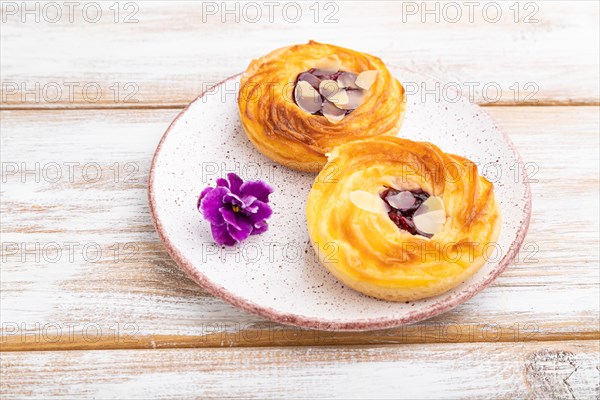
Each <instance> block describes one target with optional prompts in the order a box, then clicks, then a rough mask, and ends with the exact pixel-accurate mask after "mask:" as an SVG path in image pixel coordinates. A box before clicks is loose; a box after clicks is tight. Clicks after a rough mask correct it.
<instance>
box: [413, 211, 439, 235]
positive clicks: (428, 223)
mask: <svg viewBox="0 0 600 400" xmlns="http://www.w3.org/2000/svg"><path fill="white" fill-rule="evenodd" d="M438 212H439V211H435V212H431V213H427V214H421V215H415V216H414V217H413V222H414V223H415V227H416V228H417V229H418V230H419V231H421V232H423V233H426V234H429V235H435V234H436V233H439V232H441V231H442V230H443V229H444V223H443V222H439V220H438V219H437V218H436V217H435V214H436V213H438Z"/></svg>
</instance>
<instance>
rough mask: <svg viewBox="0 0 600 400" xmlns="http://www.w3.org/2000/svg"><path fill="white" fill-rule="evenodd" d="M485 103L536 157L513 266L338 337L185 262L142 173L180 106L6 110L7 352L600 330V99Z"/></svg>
mask: <svg viewBox="0 0 600 400" xmlns="http://www.w3.org/2000/svg"><path fill="white" fill-rule="evenodd" d="M488 110H489V112H490V113H491V114H492V115H493V116H494V117H495V118H496V119H497V121H498V123H499V124H500V125H501V127H502V128H503V129H505V130H506V131H507V132H508V133H509V134H510V136H511V137H512V138H513V140H514V141H515V142H516V144H517V146H518V147H519V149H520V150H521V153H522V155H523V157H524V159H525V161H526V162H528V163H535V164H532V165H531V166H530V168H532V169H531V171H530V172H532V173H533V172H535V174H534V175H533V176H532V179H534V181H533V183H532V191H533V195H534V199H533V210H534V213H533V218H532V223H531V228H530V232H529V235H528V237H527V239H526V243H525V247H524V249H523V250H522V251H521V253H520V255H519V259H518V261H517V262H515V263H514V264H513V265H511V266H510V267H509V268H508V269H507V271H506V272H505V273H504V274H503V275H502V276H501V277H499V279H497V280H496V281H495V282H494V283H493V284H492V285H491V286H490V287H489V288H487V289H486V290H484V291H483V292H482V293H480V294H479V295H478V296H476V297H475V298H473V299H472V300H470V301H468V302H466V303H464V304H463V305H461V306H459V307H457V308H456V309H454V310H452V311H450V312H448V313H446V314H444V315H441V316H438V317H436V318H433V319H430V320H428V321H425V322H423V323H420V324H417V325H414V326H409V327H404V328H398V329H390V330H385V331H375V332H365V333H335V334H334V333H330V332H319V331H304V330H297V329H294V328H287V327H283V326H281V325H278V324H272V323H269V322H268V321H265V320H264V319H262V318H259V317H257V316H253V315H250V314H247V313H245V312H243V311H240V310H237V309H235V308H234V307H232V306H230V305H228V304H226V303H224V302H222V301H221V300H219V299H215V298H214V297H212V296H210V295H209V294H207V293H206V292H205V291H203V290H202V289H201V288H199V287H197V286H196V285H195V284H194V283H193V282H192V281H190V280H189V279H187V278H186V277H185V276H184V275H183V274H182V273H181V272H179V271H178V270H177V269H176V267H175V264H174V262H173V261H172V260H171V259H170V258H169V256H168V255H167V253H166V251H165V250H164V249H163V246H162V245H161V243H160V241H159V240H158V237H157V235H156V233H155V231H154V229H153V226H152V222H151V218H150V216H149V214H148V207H147V200H146V176H147V173H148V167H149V163H150V159H151V156H152V154H153V151H154V148H155V146H156V144H157V143H158V141H159V139H160V136H161V134H162V133H163V131H164V130H165V129H166V127H167V126H168V124H169V123H170V121H171V120H172V119H173V118H174V116H175V115H176V113H177V110H128V111H127V110H105V111H102V110H79V111H75V110H72V111H58V110H54V111H51V110H45V111H42V110H37V111H2V112H0V118H1V121H2V138H1V150H0V151H1V157H2V161H3V164H2V165H3V173H2V188H1V193H0V194H1V199H2V201H1V209H0V211H1V213H2V249H1V254H0V256H1V257H2V263H1V268H0V274H1V275H0V278H1V279H0V281H1V289H2V290H1V293H0V296H1V297H0V299H1V303H2V313H0V314H1V315H0V321H1V322H2V336H1V338H0V339H1V340H0V342H1V343H0V345H1V348H2V350H5V351H6V350H31V349H46V350H49V349H90V348H151V347H211V346H248V345H252V346H265V345H317V344H345V343H350V344H352V343H363V344H366V343H372V344H380V343H431V342H433V343H440V342H481V341H488V342H490V341H494V342H495V341H511V342H514V341H527V340H528V341H531V340H536V341H538V340H559V339H598V338H599V337H600V333H599V328H598V326H599V317H598V315H599V311H600V310H599V307H600V306H599V304H598V297H599V291H600V289H599V283H598V282H599V280H600V270H599V265H598V260H597V252H596V250H597V249H598V245H599V243H598V235H597V232H598V230H599V229H600V228H599V221H598V214H597V213H594V212H590V211H589V210H597V209H598V188H599V182H598V168H599V167H598V157H597V149H598V141H599V138H598V135H597V129H598V126H599V120H598V119H599V114H598V108H597V107H494V108H490V109H488ZM35 163H39V167H36V165H35ZM53 163H56V164H58V165H59V168H58V171H61V173H62V174H61V177H60V179H58V180H57V179H56V176H57V174H56V170H57V169H56V166H55V165H54V164H53ZM65 163H71V164H68V165H65ZM77 163H78V164H77ZM96 163H97V165H96ZM115 163H117V165H115ZM128 163H129V164H128ZM69 166H73V171H72V174H71V175H69ZM15 168H16V169H15ZM97 168H99V169H100V171H101V172H102V174H101V176H100V177H99V178H96V169H97ZM26 170H31V171H32V172H26ZM38 170H39V172H37V171H38ZM117 171H118V174H117ZM36 244H38V245H39V247H37V248H36V247H35V246H36ZM594 249H596V250H594ZM36 256H37V257H38V258H39V259H38V260H36V258H35V257H36Z"/></svg>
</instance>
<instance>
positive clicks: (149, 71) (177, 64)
mask: <svg viewBox="0 0 600 400" xmlns="http://www.w3.org/2000/svg"><path fill="white" fill-rule="evenodd" d="M113 3H114V2H113ZM113 3H99V4H101V5H102V9H101V11H100V17H99V20H98V22H89V21H90V20H93V19H95V18H94V17H95V14H94V12H95V11H94V10H88V13H89V15H88V17H87V18H84V17H83V16H82V12H83V7H84V4H81V5H80V6H78V8H76V9H75V10H74V12H73V21H72V22H70V21H69V14H67V10H66V9H63V10H62V11H63V16H62V17H61V18H59V19H58V20H57V22H50V21H52V20H54V19H55V17H54V14H51V10H47V11H46V12H44V11H43V9H41V10H40V11H39V12H38V18H39V22H38V23H36V22H35V17H36V14H35V13H34V14H33V15H23V11H22V10H21V8H20V6H19V8H18V9H17V10H16V11H15V12H13V11H12V10H11V12H4V13H3V18H4V19H5V20H6V22H3V24H2V33H1V35H2V60H1V62H0V67H1V69H2V87H1V88H0V90H1V93H0V94H1V96H0V100H1V102H0V104H1V106H2V107H3V108H29V107H34V108H44V107H50V108H52V107H54V108H82V107H83V108H86V107H87V108H98V107H123V108H131V107H141V108H144V107H181V106H184V105H186V104H187V103H189V102H190V101H191V100H192V99H193V98H194V97H195V96H196V95H197V94H198V93H200V92H201V91H202V90H203V89H204V88H206V87H207V86H210V85H211V84H213V83H215V82H219V81H220V80H222V79H223V78H225V77H227V76H230V75H233V74H235V73H238V72H241V71H243V70H244V69H245V68H246V66H247V65H248V63H249V62H250V60H251V59H252V58H256V57H259V56H261V55H264V54H266V53H267V52H269V51H271V50H273V49H276V48H278V47H281V46H285V45H289V44H293V43H304V42H306V41H308V40H309V39H315V40H318V41H322V42H330V43H335V44H339V45H341V46H345V47H351V48H354V49H357V50H362V51H367V52H370V53H372V54H374V55H377V56H379V57H381V58H382V59H383V60H384V61H385V62H386V63H387V64H389V65H394V66H398V67H404V68H408V69H411V70H414V71H419V72H422V73H425V74H429V75H432V76H435V77H439V79H440V80H441V81H442V82H445V83H450V84H451V85H452V86H455V87H459V88H460V89H461V91H462V93H463V94H465V95H468V94H469V93H471V90H472V93H473V96H472V99H473V101H475V102H478V103H486V104H530V105H536V104H537V105H540V104H546V105H548V104H596V105H597V104H598V102H599V89H598V87H599V77H598V57H599V52H598V48H599V47H600V46H599V39H598V38H599V36H600V34H599V27H598V23H597V22H598V17H599V14H598V9H599V8H598V2H590V1H587V2H586V1H583V2H528V3H525V2H523V3H519V4H518V6H517V7H516V9H518V11H519V12H518V14H517V13H516V9H515V6H514V3H513V2H499V3H498V2H490V3H493V4H492V6H493V7H491V8H490V7H489V6H488V5H487V3H485V2H481V3H479V2H478V3H477V4H478V5H477V7H476V8H474V9H473V10H472V11H470V9H469V8H468V7H467V6H465V5H463V2H454V4H459V9H458V10H456V9H452V7H450V8H448V7H447V3H444V2H435V3H432V4H430V5H427V6H426V5H425V3H422V2H391V1H383V2H369V5H368V6H365V5H364V4H361V3H358V2H329V3H327V4H329V6H325V5H324V4H321V5H319V6H318V7H317V9H318V10H319V13H318V14H317V13H316V10H315V8H314V7H315V6H314V5H313V3H311V2H306V3H302V7H301V9H300V10H299V11H297V10H295V7H293V8H294V9H292V8H287V9H286V8H285V7H286V6H285V5H284V4H283V3H282V4H281V5H279V6H278V7H277V8H275V9H273V11H272V16H273V17H272V22H270V21H269V9H268V7H267V6H264V5H263V3H261V2H258V4H259V5H261V6H260V9H259V11H260V18H261V19H259V20H258V22H256V23H252V22H251V21H252V20H255V19H256V17H257V16H258V15H259V14H258V13H257V11H256V10H254V11H253V10H251V9H248V8H245V6H244V3H239V2H236V3H232V4H230V5H229V6H228V8H227V10H229V11H233V12H230V13H228V14H227V13H226V8H225V6H224V5H222V3H221V2H205V4H206V3H210V4H212V5H213V6H216V7H217V9H216V10H214V9H212V8H207V7H212V6H206V5H205V6H204V7H205V10H203V6H202V4H201V2H169V3H168V4H167V5H165V4H164V3H157V2H129V3H127V2H118V3H117V4H118V7H117V8H118V9H119V11H120V13H119V14H118V15H117V14H115V8H114V7H115V6H114V4H113ZM15 4H17V5H20V4H21V3H20V2H15ZM97 4H98V3H97ZM126 4H130V5H129V6H127V8H126V6H125V5H126ZM131 4H133V5H131ZM236 4H237V7H238V11H237V12H236V11H235V7H236ZM255 4H257V3H255ZM295 4H298V3H295ZM494 4H495V6H494ZM526 4H529V5H526ZM40 7H41V6H40ZM110 7H113V8H110ZM136 7H137V8H136ZM311 7H313V8H311ZM413 7H416V9H415V8H413ZM436 7H437V10H438V11H437V12H436V11H435V10H436ZM495 7H500V9H499V14H498V11H497V10H496V9H495ZM511 7H513V8H511ZM32 8H33V6H30V9H32ZM427 10H429V11H431V10H433V13H431V12H430V13H429V14H428V13H427ZM297 12H299V13H300V14H299V16H300V17H299V20H298V21H297V22H292V21H294V20H295V19H296V17H295V15H296V14H295V13H297ZM458 12H460V18H457V16H458V15H459V14H458ZM332 13H333V14H332ZM128 16H130V18H128V22H124V21H125V19H126V18H127V17H128ZM497 16H498V18H497ZM328 17H329V18H328ZM527 17H529V18H527ZM236 19H237V21H236ZM496 19H498V20H497V21H496ZM526 19H527V21H529V22H524V21H525V20H526ZM23 20H25V21H26V23H23V22H22V21H23ZM115 20H116V21H117V22H115ZM136 20H137V22H135V21H136ZM335 20H337V22H334V21H335ZM436 20H437V21H438V22H436ZM515 20H516V21H518V22H515ZM315 21H317V22H315ZM326 21H328V22H326ZM453 21H455V22H453ZM535 21H537V22H535ZM375 26H376V27H377V29H374V27H375ZM242 44H243V45H242ZM400 78H401V77H400ZM413 84H414V85H417V86H412V87H413V88H414V89H415V90H419V88H418V84H419V83H418V82H415V83H413ZM470 88H472V89H470ZM421 89H424V90H434V89H435V88H430V87H428V88H421ZM441 93H442V95H443V89H442V92H441Z"/></svg>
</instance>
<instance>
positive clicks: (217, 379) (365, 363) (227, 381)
mask: <svg viewBox="0 0 600 400" xmlns="http://www.w3.org/2000/svg"><path fill="white" fill-rule="evenodd" d="M598 346H599V342H597V341H587V342H573V341H568V342H552V343H517V344H508V343H497V344H493V343H485V344H432V345H424V346H423V345H406V346H375V347H373V346H370V347H368V346H358V347H353V348H347V347H318V348H317V347H304V348H268V349H201V350H198V349H188V350H182V349H175V350H155V351H148V350H123V351H108V352H107V351H69V352H33V353H31V352H23V353H5V354H3V357H2V365H1V367H2V369H1V377H2V382H3V386H2V395H3V396H7V397H10V398H20V397H35V398H49V397H53V398H81V397H85V398H102V399H104V398H122V397H123V396H125V395H126V397H127V398H150V397H152V398H157V397H160V398H182V397H186V398H187V397H194V398H223V397H226V398H261V399H264V398H289V397H293V398H299V399H316V398H319V399H321V398H344V399H350V398H352V399H354V398H377V399H388V398H389V399H415V398H430V399H431V398H461V399H465V398H468V399H480V398H490V397H493V398H552V399H555V398H556V399H593V398H598V396H599V395H600V387H599V385H598V382H599V376H600V360H599V359H598V350H599V347H598ZM324 374H326V376H324Z"/></svg>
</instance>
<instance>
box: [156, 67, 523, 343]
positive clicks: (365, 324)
mask: <svg viewBox="0 0 600 400" xmlns="http://www.w3.org/2000/svg"><path fill="white" fill-rule="evenodd" d="M421 74H422V73H421ZM422 75H423V76H426V77H428V78H431V79H433V80H435V81H438V82H439V81H440V80H439V79H436V78H433V77H431V76H428V75H426V74H422ZM239 76H241V73H239V74H236V75H233V76H230V77H228V78H226V79H224V80H222V81H221V82H219V83H217V84H215V85H213V86H211V87H210V88H208V89H207V90H205V91H204V92H202V93H201V94H200V95H199V96H198V97H196V98H195V99H194V100H193V101H192V102H191V103H190V104H188V105H187V106H186V107H185V108H184V109H183V110H182V111H181V112H180V113H179V114H178V115H177V117H175V119H174V120H173V121H172V122H171V124H169V127H168V128H167V130H166V131H165V133H164V134H163V136H162V138H161V139H160V142H159V143H158V146H157V148H156V151H155V153H154V156H153V157H152V163H151V165H150V174H149V179H148V203H149V206H150V214H151V216H152V220H153V222H154V226H155V228H156V231H157V232H158V236H159V237H160V240H161V241H162V242H163V244H164V245H165V247H166V249H167V252H168V253H169V255H170V256H171V258H172V259H173V260H174V261H175V263H176V264H177V265H178V266H179V268H180V269H181V270H182V271H183V272H184V273H185V274H186V275H187V276H188V277H190V278H191V279H192V280H193V281H194V282H196V283H197V284H198V285H200V286H202V287H203V288H204V289H206V290H207V291H208V292H209V293H211V294H212V295H214V296H216V297H219V298H221V299H223V300H225V301H227V302H228V303H230V304H232V305H234V306H236V307H239V308H241V309H243V310H245V311H247V312H250V313H253V314H256V315H259V316H261V317H264V318H267V319H269V320H272V321H275V322H279V323H282V324H286V325H294V326H297V327H300V328H309V329H319V330H327V331H366V330H375V329H386V328H393V327H398V326H400V325H405V324H410V323H416V322H419V321H423V320H425V319H428V318H431V317H433V316H435V315H438V314H442V313H444V312H446V311H449V310H451V309H452V308H454V307H456V306H458V305H460V304H462V303H464V302H465V301H467V300H469V299H471V298H472V297H473V296H475V295H476V294H477V293H479V292H480V291H481V290H483V289H484V288H485V287H487V286H488V285H489V284H490V283H492V282H493V281H494V280H495V279H496V278H497V277H498V275H500V274H501V273H502V272H504V270H505V269H506V267H507V266H508V264H510V262H511V261H512V260H513V259H514V258H515V256H516V255H517V252H518V251H519V249H520V248H521V245H522V244H523V241H524V240H525V236H526V235H527V231H528V229H529V222H530V220H531V187H530V185H529V179H528V176H527V172H526V168H525V165H524V163H523V159H522V158H521V155H520V154H519V152H518V150H517V148H516V147H515V145H514V143H513V142H512V140H511V139H510V137H509V136H508V135H507V134H506V132H504V130H502V129H500V127H499V126H498V125H496V122H495V121H494V119H493V118H492V117H491V116H490V114H489V113H488V112H487V111H485V110H484V109H483V108H482V107H479V108H480V110H481V111H482V113H483V114H484V115H485V117H486V118H488V119H489V121H490V123H491V124H492V125H493V126H494V128H495V129H497V130H498V131H499V132H500V133H501V134H502V136H503V137H504V140H505V141H506V143H507V144H508V146H509V147H510V149H511V150H512V152H513V154H514V155H515V157H516V159H517V161H518V163H519V166H520V167H521V168H520V169H521V175H522V178H523V182H524V183H525V206H524V208H523V215H524V217H523V218H524V219H523V223H522V224H521V226H520V227H519V229H518V230H517V234H516V236H515V240H514V241H513V242H512V243H511V245H510V247H509V249H508V251H507V253H506V254H505V255H504V257H503V258H502V259H501V260H500V262H499V263H498V266H497V267H496V268H495V269H493V270H491V271H490V272H489V273H488V276H487V277H486V279H485V280H484V281H482V282H481V283H480V284H479V285H472V286H470V287H468V288H466V289H465V290H461V291H460V292H458V293H455V294H452V295H448V296H446V297H444V298H442V299H440V300H438V301H437V302H435V303H434V304H432V305H431V306H428V307H426V308H423V309H421V310H416V311H412V312H409V313H407V314H405V315H403V316H402V317H399V318H365V319H360V320H352V321H343V320H339V321H331V320H319V319H318V318H308V317H303V316H300V315H297V314H290V313H282V312H279V311H277V310H275V309H273V308H271V307H265V306H261V305H259V304H256V303H254V302H251V301H249V300H246V299H243V298H241V297H239V296H237V295H236V294H235V293H232V292H230V291H229V290H227V289H226V288H224V287H222V286H220V285H217V284H215V283H214V282H212V281H211V280H210V279H209V278H208V277H207V276H206V275H204V274H202V273H201V272H200V271H199V270H198V269H197V268H195V267H194V265H193V264H192V263H191V262H190V261H189V260H188V259H187V258H185V257H184V256H183V255H182V254H181V252H180V251H179V250H178V249H177V248H176V246H175V245H174V244H173V243H172V242H171V240H170V239H169V237H168V236H167V235H166V233H165V229H164V227H163V224H162V222H161V220H160V218H159V216H158V214H157V212H156V200H155V198H154V176H155V174H154V172H155V167H156V160H157V158H158V155H159V154H160V151H161V149H162V145H163V143H164V142H165V140H166V139H167V137H168V136H169V133H170V132H171V130H172V129H173V127H174V126H175V124H176V123H177V121H178V120H179V119H180V118H181V117H182V116H183V115H184V114H185V113H186V112H187V111H188V109H189V108H190V107H191V106H192V105H193V104H194V103H196V102H197V101H199V100H200V99H202V98H203V97H204V95H205V94H206V93H208V92H210V91H212V90H213V89H214V88H215V87H217V86H220V85H222V84H224V83H225V82H227V81H230V80H233V79H236V78H238V77H239ZM473 105H474V106H477V105H476V104H473Z"/></svg>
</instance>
